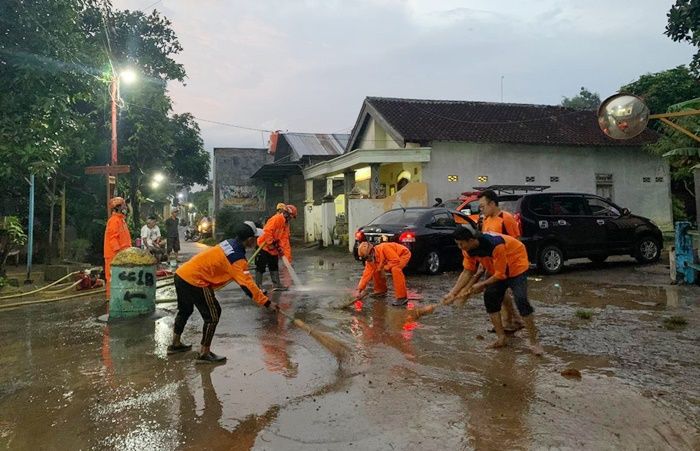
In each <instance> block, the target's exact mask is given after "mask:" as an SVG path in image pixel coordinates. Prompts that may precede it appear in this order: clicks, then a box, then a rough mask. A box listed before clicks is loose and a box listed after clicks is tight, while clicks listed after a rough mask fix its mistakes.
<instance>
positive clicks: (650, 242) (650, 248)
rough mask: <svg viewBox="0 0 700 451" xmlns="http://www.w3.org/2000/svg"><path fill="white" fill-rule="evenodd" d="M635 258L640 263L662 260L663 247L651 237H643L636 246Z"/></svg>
mask: <svg viewBox="0 0 700 451" xmlns="http://www.w3.org/2000/svg"><path fill="white" fill-rule="evenodd" d="M634 258H636V259H637V261H638V262H639V263H653V262H655V261H658V260H659V258H661V245H660V244H659V242H658V241H657V240H655V239H654V238H652V237H650V236H643V237H641V238H640V239H639V240H637V243H636V244H635V245H634Z"/></svg>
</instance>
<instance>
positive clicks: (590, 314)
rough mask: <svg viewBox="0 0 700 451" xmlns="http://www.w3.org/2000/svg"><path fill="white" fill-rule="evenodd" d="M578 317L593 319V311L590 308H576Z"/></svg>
mask: <svg viewBox="0 0 700 451" xmlns="http://www.w3.org/2000/svg"><path fill="white" fill-rule="evenodd" d="M576 317H577V318H578V319H591V318H593V312H592V311H590V310H576Z"/></svg>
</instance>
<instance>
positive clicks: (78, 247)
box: [67, 239, 92, 262]
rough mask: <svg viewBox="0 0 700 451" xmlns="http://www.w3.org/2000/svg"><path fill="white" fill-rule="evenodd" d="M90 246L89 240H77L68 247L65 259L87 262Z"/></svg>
mask: <svg viewBox="0 0 700 451" xmlns="http://www.w3.org/2000/svg"><path fill="white" fill-rule="evenodd" d="M91 247H92V244H91V243H90V241H89V240H84V239H77V240H73V241H71V243H70V244H69V245H68V255H67V258H68V260H70V261H74V262H84V261H86V260H87V257H88V254H89V253H90V248H91Z"/></svg>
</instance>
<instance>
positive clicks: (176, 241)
mask: <svg viewBox="0 0 700 451" xmlns="http://www.w3.org/2000/svg"><path fill="white" fill-rule="evenodd" d="M179 213H180V210H178V209H177V208H173V210H172V211H171V212H170V217H169V218H168V219H166V220H165V237H166V238H167V242H166V247H167V248H166V251H165V252H166V253H167V254H168V255H170V253H171V252H175V258H177V254H178V252H180V231H179V229H178V226H179V225H180V224H179V220H178V219H177V215H178V214H179Z"/></svg>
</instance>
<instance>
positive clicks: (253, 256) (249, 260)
mask: <svg viewBox="0 0 700 451" xmlns="http://www.w3.org/2000/svg"><path fill="white" fill-rule="evenodd" d="M263 244H265V243H263ZM263 244H261V245H260V246H258V248H257V249H255V252H253V255H251V256H250V258H249V259H248V264H249V265H250V264H251V263H253V260H255V257H257V256H258V254H259V253H260V251H261V250H262V248H263Z"/></svg>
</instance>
